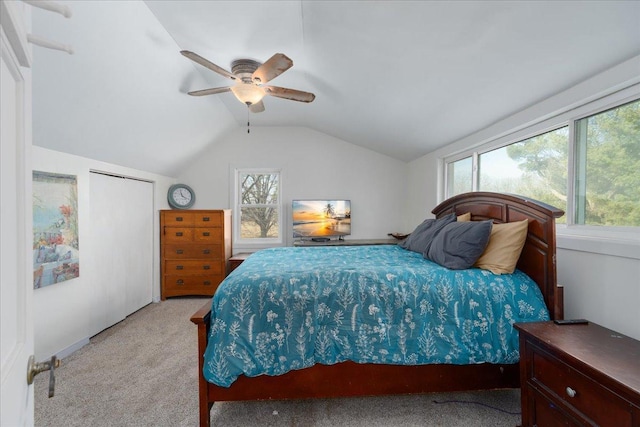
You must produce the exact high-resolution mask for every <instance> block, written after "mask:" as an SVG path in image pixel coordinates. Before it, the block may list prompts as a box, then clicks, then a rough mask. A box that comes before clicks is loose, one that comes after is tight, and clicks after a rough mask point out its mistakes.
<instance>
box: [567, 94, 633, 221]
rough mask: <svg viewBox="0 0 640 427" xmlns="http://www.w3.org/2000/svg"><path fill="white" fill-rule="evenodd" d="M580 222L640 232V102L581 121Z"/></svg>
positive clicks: (578, 153)
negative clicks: (629, 228) (632, 229)
mask: <svg viewBox="0 0 640 427" xmlns="http://www.w3.org/2000/svg"><path fill="white" fill-rule="evenodd" d="M575 179H576V183H575V205H576V210H575V219H574V221H575V223H576V224H585V225H606V226H634V227H640V100H638V101H635V102H630V103H628V104H625V105H622V106H619V107H616V108H612V109H610V110H607V111H604V112H602V113H599V114H595V115H592V116H589V117H585V118H583V119H581V120H578V121H577V122H576V177H575Z"/></svg>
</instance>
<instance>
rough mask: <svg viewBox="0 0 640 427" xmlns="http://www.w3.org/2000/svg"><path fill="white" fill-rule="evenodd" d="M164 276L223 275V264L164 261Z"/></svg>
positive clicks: (202, 261) (191, 260)
mask: <svg viewBox="0 0 640 427" xmlns="http://www.w3.org/2000/svg"><path fill="white" fill-rule="evenodd" d="M164 274H179V275H210V274H222V275H224V274H225V262H224V261H215V260H193V259H190V260H166V261H165V263H164Z"/></svg>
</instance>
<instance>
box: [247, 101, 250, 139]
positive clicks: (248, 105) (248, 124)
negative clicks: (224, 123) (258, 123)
mask: <svg viewBox="0 0 640 427" xmlns="http://www.w3.org/2000/svg"><path fill="white" fill-rule="evenodd" d="M249 127H250V125H249V104H247V133H250V132H249Z"/></svg>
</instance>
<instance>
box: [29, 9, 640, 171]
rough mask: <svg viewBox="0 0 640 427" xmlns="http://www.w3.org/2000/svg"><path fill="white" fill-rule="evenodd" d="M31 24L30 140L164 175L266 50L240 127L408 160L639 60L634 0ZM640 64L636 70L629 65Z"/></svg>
mask: <svg viewBox="0 0 640 427" xmlns="http://www.w3.org/2000/svg"><path fill="white" fill-rule="evenodd" d="M59 3H61V4H65V5H68V6H69V7H70V8H71V9H72V10H73V17H72V18H71V19H69V20H65V19H64V18H62V17H61V16H54V15H53V14H52V13H50V12H44V11H41V10H34V12H33V21H34V33H37V34H38V35H41V36H44V37H48V38H51V39H53V40H56V41H59V42H62V43H67V44H70V45H72V46H73V48H74V50H75V54H74V55H71V56H69V55H66V54H64V53H61V52H57V51H50V50H46V49H42V48H34V49H35V52H34V58H35V63H34V67H33V82H34V89H33V90H34V144H36V145H40V146H44V147H48V148H52V149H56V150H60V151H65V152H69V153H72V154H78V155H82V156H86V157H90V158H96V159H98V160H103V161H106V162H111V163H116V164H121V165H124V166H130V167H135V168H139V169H144V170H148V171H152V172H158V173H162V174H166V175H173V174H175V173H176V171H178V170H179V168H181V167H183V166H184V165H185V164H186V163H187V162H188V161H189V160H190V159H191V158H193V157H194V156H197V155H198V153H199V152H201V151H202V150H205V149H207V147H210V146H211V145H212V144H216V142H217V141H220V140H221V139H223V138H224V137H225V136H226V135H227V134H228V133H229V132H230V131H232V130H234V129H236V128H238V127H244V126H246V122H247V115H248V113H247V107H246V106H245V105H243V104H241V103H240V102H239V101H238V100H236V99H235V97H234V96H233V95H232V94H231V93H224V94H219V95H211V96H207V97H191V96H189V95H187V94H186V92H188V91H192V90H198V89H204V88H209V87H219V86H226V85H229V84H230V83H232V82H231V81H230V80H228V79H225V78H224V77H222V76H221V75H219V74H216V73H214V72H212V71H211V70H209V69H207V68H204V67H202V66H200V65H197V64H195V63H194V62H192V61H190V60H188V59H187V58H185V57H183V56H182V55H180V53H179V52H180V50H183V49H186V50H191V51H194V52H196V53H198V54H200V55H201V56H203V57H205V58H207V59H208V60H210V61H212V62H214V63H215V64H217V65H219V66H221V67H223V68H225V69H227V70H230V68H231V62H232V61H233V60H235V59H239V58H249V59H253V60H257V61H260V62H263V61H266V60H267V59H268V58H269V57H271V56H272V55H273V54H274V53H276V52H281V53H284V54H286V55H287V56H289V57H290V58H291V59H292V60H293V62H294V66H293V67H292V68H291V69H289V70H288V71H286V72H285V73H284V74H282V75H280V76H279V77H277V78H276V79H274V80H273V81H272V82H271V83H273V84H274V85H277V86H284V87H290V88H295V89H300V90H304V91H308V92H313V93H315V95H316V99H315V101H314V102H312V103H310V104H304V103H298V102H294V101H288V100H283V99H279V98H275V97H266V98H265V100H264V104H265V107H266V110H265V111H264V112H262V113H259V114H251V117H250V120H251V126H296V127H297V126H301V127H308V128H311V129H314V130H316V131H319V132H323V133H326V134H328V135H331V136H334V137H337V138H340V139H342V140H344V141H347V142H350V143H353V144H356V145H359V146H362V147H366V148H368V149H371V150H374V151H377V152H380V153H382V154H385V155H388V156H391V157H394V158H397V159H400V160H403V161H410V160H412V159H415V158H418V157H420V156H422V155H424V154H426V153H429V152H430V151H433V150H435V149H437V148H439V147H442V146H444V145H446V144H448V143H451V142H453V141H456V140H458V139H460V138H462V137H464V136H467V135H469V134H471V133H473V132H476V131H478V130H480V129H483V128H485V127H487V126H489V125H491V124H493V123H495V122H497V121H499V120H501V119H503V118H505V117H507V116H509V115H510V114H512V113H515V112H517V111H520V110H522V109H524V108H527V107H529V106H531V105H533V104H535V103H536V102H539V101H542V100H544V99H546V98H548V97H549V96H551V95H553V94H555V93H558V92H560V91H562V90H565V89H568V88H569V87H571V86H573V85H575V84H577V83H579V82H581V81H583V80H585V79H586V78H588V77H590V76H593V75H594V74H597V73H599V72H601V71H604V70H606V69H608V68H610V67H612V66H614V65H617V64H619V63H621V62H623V61H625V60H627V59H629V58H631V57H634V56H636V55H639V54H640V2H638V1H450V2H448V1H424V2H420V1H341V2H338V1H203V0H198V1H172V0H146V1H144V2H140V1H129V2H111V1H68V2H65V1H60V2H59ZM639 73H640V70H639Z"/></svg>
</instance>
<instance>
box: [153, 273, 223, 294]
mask: <svg viewBox="0 0 640 427" xmlns="http://www.w3.org/2000/svg"><path fill="white" fill-rule="evenodd" d="M223 279H224V275H222V274H212V275H208V276H180V275H167V276H164V290H165V292H166V293H167V296H177V295H213V294H214V292H215V291H216V289H217V288H218V285H219V284H220V282H222V280H223Z"/></svg>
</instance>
